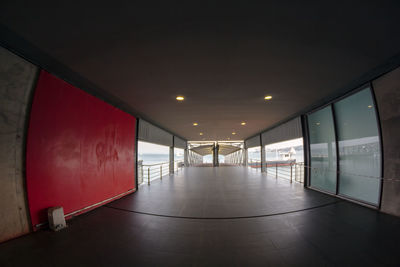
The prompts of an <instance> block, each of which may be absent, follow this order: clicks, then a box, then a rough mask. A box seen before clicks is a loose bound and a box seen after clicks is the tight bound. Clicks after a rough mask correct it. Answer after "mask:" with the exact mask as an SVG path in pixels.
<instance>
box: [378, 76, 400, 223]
mask: <svg viewBox="0 0 400 267" xmlns="http://www.w3.org/2000/svg"><path fill="white" fill-rule="evenodd" d="M373 87H374V91H375V96H376V101H377V105H378V109H379V117H380V120H381V127H382V139H383V140H382V142H383V172H384V182H383V191H382V204H381V210H382V211H383V212H386V213H390V214H393V215H397V216H400V68H397V69H395V70H394V71H392V72H390V73H388V74H386V75H384V76H382V77H380V78H379V79H377V80H375V81H374V82H373Z"/></svg>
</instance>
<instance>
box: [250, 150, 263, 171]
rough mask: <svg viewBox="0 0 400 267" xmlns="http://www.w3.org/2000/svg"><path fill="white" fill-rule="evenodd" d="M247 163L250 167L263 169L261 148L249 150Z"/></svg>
mask: <svg viewBox="0 0 400 267" xmlns="http://www.w3.org/2000/svg"><path fill="white" fill-rule="evenodd" d="M247 162H248V165H249V167H252V168H261V146H256V147H252V148H249V149H247Z"/></svg>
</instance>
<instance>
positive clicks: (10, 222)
mask: <svg viewBox="0 0 400 267" xmlns="http://www.w3.org/2000/svg"><path fill="white" fill-rule="evenodd" d="M37 74H38V69H37V68H36V66H34V65H32V64H31V63H29V62H27V61H25V60H23V59H22V58H20V57H18V56H16V55H14V54H12V53H11V52H9V51H7V50H6V49H4V48H2V47H0V215H1V216H0V242H2V241H5V240H8V239H11V238H15V237H17V236H20V235H23V234H26V233H28V232H29V230H30V228H29V226H30V221H29V216H28V214H29V209H28V205H27V199H26V190H25V182H26V181H25V175H24V174H25V142H26V135H27V134H26V133H27V129H28V121H29V110H30V103H31V99H32V96H33V92H34V87H35V81H36V77H37Z"/></svg>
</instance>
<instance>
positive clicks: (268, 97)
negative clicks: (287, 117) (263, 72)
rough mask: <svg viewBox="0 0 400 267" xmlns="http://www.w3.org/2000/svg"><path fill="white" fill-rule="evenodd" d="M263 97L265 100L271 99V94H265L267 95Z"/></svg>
mask: <svg viewBox="0 0 400 267" xmlns="http://www.w3.org/2000/svg"><path fill="white" fill-rule="evenodd" d="M264 99H265V100H271V99H272V96H271V95H267V96H265V97H264Z"/></svg>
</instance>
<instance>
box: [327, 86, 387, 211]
mask: <svg viewBox="0 0 400 267" xmlns="http://www.w3.org/2000/svg"><path fill="white" fill-rule="evenodd" d="M334 108H335V117H336V126H337V136H338V142H339V170H340V176H339V193H340V194H342V195H346V196H349V197H351V198H355V199H358V200H362V201H365V202H368V203H371V204H375V205H377V204H378V202H379V192H380V180H379V177H380V174H381V151H380V143H379V132H378V125H377V120H376V113H375V107H374V102H373V99H372V95H371V91H370V89H369V88H368V89H365V90H362V91H360V92H358V93H356V94H354V95H351V96H349V97H347V98H345V99H343V100H341V101H339V102H337V103H335V105H334Z"/></svg>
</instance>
